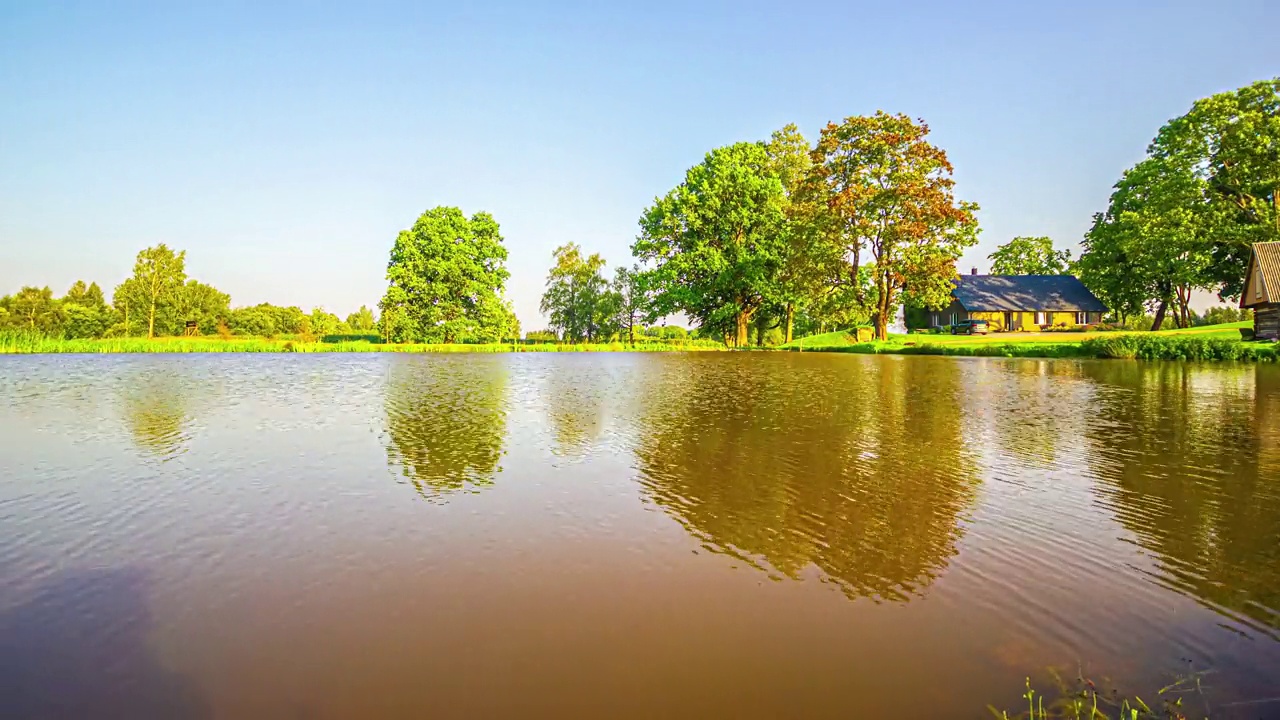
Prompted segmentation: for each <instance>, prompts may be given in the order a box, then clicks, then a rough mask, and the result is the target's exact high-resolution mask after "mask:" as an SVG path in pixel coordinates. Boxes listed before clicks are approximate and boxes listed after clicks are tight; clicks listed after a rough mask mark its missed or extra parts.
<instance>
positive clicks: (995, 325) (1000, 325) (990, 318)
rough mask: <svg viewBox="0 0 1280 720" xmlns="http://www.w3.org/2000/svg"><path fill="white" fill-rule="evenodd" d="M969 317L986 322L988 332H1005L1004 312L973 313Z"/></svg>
mask: <svg viewBox="0 0 1280 720" xmlns="http://www.w3.org/2000/svg"><path fill="white" fill-rule="evenodd" d="M969 317H971V318H973V319H974V320H986V321H987V330H990V331H991V332H1004V330H1005V326H1004V313H1002V312H973V313H969Z"/></svg>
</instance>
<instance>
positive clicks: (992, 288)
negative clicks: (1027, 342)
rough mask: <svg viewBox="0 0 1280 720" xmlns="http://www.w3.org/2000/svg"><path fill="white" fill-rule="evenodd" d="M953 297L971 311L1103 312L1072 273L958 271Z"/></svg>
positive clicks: (1104, 309)
mask: <svg viewBox="0 0 1280 720" xmlns="http://www.w3.org/2000/svg"><path fill="white" fill-rule="evenodd" d="M954 294H955V297H956V300H958V301H959V302H960V304H961V305H962V306H964V309H965V310H968V311H970V312H1032V311H1037V310H1040V311H1044V310H1060V311H1074V312H1106V311H1107V306H1106V305H1103V304H1102V301H1101V300H1099V299H1098V298H1097V297H1095V296H1094V294H1093V293H1091V292H1089V288H1086V287H1085V286H1084V283H1082V282H1080V280H1079V279H1078V278H1076V277H1075V276H1074V275H961V276H960V279H959V281H958V282H957V283H956V289H955V291H954Z"/></svg>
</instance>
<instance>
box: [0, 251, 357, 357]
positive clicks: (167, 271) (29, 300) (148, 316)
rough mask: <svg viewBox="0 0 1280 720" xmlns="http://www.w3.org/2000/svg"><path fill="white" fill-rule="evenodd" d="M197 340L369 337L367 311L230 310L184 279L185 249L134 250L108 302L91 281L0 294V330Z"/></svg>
mask: <svg viewBox="0 0 1280 720" xmlns="http://www.w3.org/2000/svg"><path fill="white" fill-rule="evenodd" d="M188 322H193V323H195V324H196V328H197V331H198V332H199V333H200V334H203V335H210V334H215V333H220V334H225V335H257V336H264V337H274V336H276V335H315V336H324V335H334V334H353V333H354V334H359V333H372V332H374V331H375V329H376V321H375V319H374V316H373V312H372V311H371V310H369V309H368V308H366V307H361V308H360V310H359V311H358V312H355V313H352V314H350V315H348V316H347V318H346V319H345V320H342V319H339V318H338V317H337V316H336V315H334V314H332V313H329V312H326V311H325V310H324V309H323V308H315V309H313V310H312V311H311V312H310V313H309V314H308V313H304V312H303V311H302V309H300V308H297V307H279V306H275V305H270V304H266V303H263V304H261V305H254V306H251V307H242V308H235V309H232V307H231V297H230V296H229V295H227V294H226V293H224V292H221V291H219V290H218V289H217V288H214V287H213V286H211V285H206V284H205V283H202V282H200V281H198V280H194V279H191V278H188V277H187V273H186V252H185V251H181V252H174V251H173V250H172V249H170V248H169V247H168V246H167V245H164V244H160V245H156V246H155V247H149V248H146V249H144V250H142V251H141V252H139V253H138V257H137V258H136V260H135V261H134V267H133V274H132V275H131V276H130V277H128V278H126V279H125V280H124V282H122V283H120V285H118V286H117V287H116V288H115V290H114V291H113V292H112V294H111V297H110V299H108V298H107V297H106V295H105V294H104V293H103V292H102V288H100V287H99V286H98V284H97V283H96V282H93V283H89V284H88V285H86V284H85V283H84V281H83V280H79V281H76V282H75V284H73V285H72V286H71V287H70V288H69V289H68V290H67V292H66V294H65V295H63V296H62V297H56V296H55V295H54V294H53V291H52V290H51V289H50V288H48V287H43V288H41V287H24V288H22V289H21V290H19V291H18V292H17V293H15V294H13V295H7V296H4V297H0V330H9V331H28V332H35V333H40V334H42V335H49V336H55V337H65V338H102V337H165V336H172V335H181V334H183V333H184V332H185V331H186V328H187V323H188Z"/></svg>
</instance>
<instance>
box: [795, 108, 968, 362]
mask: <svg viewBox="0 0 1280 720" xmlns="http://www.w3.org/2000/svg"><path fill="white" fill-rule="evenodd" d="M928 134H929V126H928V125H926V124H925V123H924V122H923V121H913V120H911V118H909V117H907V116H906V115H901V114H899V115H890V114H888V113H885V112H877V113H876V114H875V115H873V116H870V117H867V116H854V117H848V118H845V120H844V122H843V123H840V124H838V125H837V124H836V123H829V124H828V125H827V126H826V127H825V128H823V130H822V136H821V138H820V139H819V140H818V143H817V146H816V147H815V148H814V150H813V154H812V159H813V164H812V170H811V172H810V175H809V178H808V181H807V183H806V188H805V192H806V193H807V194H808V196H809V199H810V201H811V202H812V203H813V205H814V206H816V207H817V208H820V209H821V212H822V214H823V216H824V217H823V218H822V222H821V225H822V231H821V233H820V237H821V241H820V246H821V247H820V251H821V253H822V254H824V255H825V256H826V258H827V259H828V262H827V263H826V264H827V265H828V266H830V267H834V268H838V272H837V273H835V275H836V276H835V277H833V278H832V282H834V283H836V284H838V285H847V286H849V287H850V288H851V289H854V290H855V292H856V293H857V294H858V295H860V296H862V297H859V300H860V301H862V302H864V303H866V304H867V305H869V308H868V309H869V310H870V314H871V316H872V317H873V318H874V321H875V331H876V338H877V339H880V340H883V339H885V338H886V337H887V335H888V327H889V322H890V321H891V320H892V318H893V316H894V315H895V314H896V313H897V311H898V308H899V306H900V305H901V304H902V303H903V302H904V301H905V302H907V303H910V304H912V305H915V306H921V307H929V308H932V309H941V308H942V307H945V306H946V305H947V304H949V303H950V294H951V290H952V289H953V287H954V282H955V278H956V267H955V266H956V260H957V258H959V256H960V254H961V253H962V252H963V251H964V249H965V248H967V247H970V246H972V245H974V244H975V243H976V242H977V234H978V222H977V219H976V218H975V216H974V212H975V211H976V210H977V209H978V206H977V205H975V204H973V203H969V202H963V201H957V200H956V198H955V196H954V194H953V192H952V189H953V186H954V185H955V181H954V180H952V178H951V174H952V167H951V163H950V162H948V161H947V154H946V153H945V152H943V150H942V149H940V148H938V147H935V146H934V145H931V144H930V143H929V142H928V141H927V140H926V139H925V138H926V136H927V135H928ZM864 265H870V266H871V269H872V278H873V283H872V284H873V287H874V296H871V295H870V294H869V293H866V292H865V290H861V289H858V288H859V286H860V284H859V283H858V278H859V270H860V269H862V268H863V266H864Z"/></svg>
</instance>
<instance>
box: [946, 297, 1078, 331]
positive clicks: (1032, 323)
mask: <svg viewBox="0 0 1280 720" xmlns="http://www.w3.org/2000/svg"><path fill="white" fill-rule="evenodd" d="M953 313H954V315H955V319H956V320H957V321H959V320H986V321H987V329H988V330H990V331H991V332H1006V331H1017V330H1023V331H1027V332H1034V331H1036V330H1039V329H1041V326H1040V325H1037V324H1036V313H1034V312H1014V313H1003V312H966V311H965V309H964V307H963V306H961V305H960V303H959V302H955V301H952V303H951V305H949V306H948V307H947V308H946V309H945V310H936V311H935V310H931V311H929V314H928V318H929V326H930V327H938V326H943V327H945V326H948V325H950V324H951V317H952V314H953ZM1006 315H1008V316H1009V318H1008V319H1011V320H1012V323H1010V324H1008V325H1006V323H1005V320H1006ZM1047 315H1048V317H1047V318H1046V324H1045V327H1051V326H1054V325H1065V326H1067V327H1075V326H1076V325H1077V324H1078V323H1077V322H1076V320H1077V317H1076V313H1075V312H1050V313H1047ZM1086 315H1087V318H1086V323H1096V322H1101V321H1102V313H1087V314H1086Z"/></svg>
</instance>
